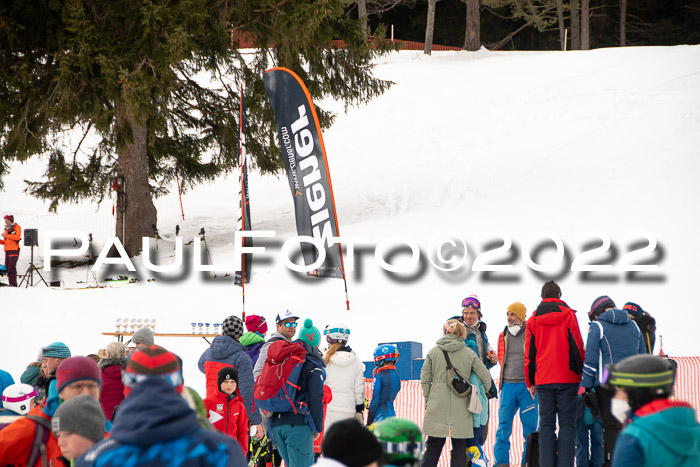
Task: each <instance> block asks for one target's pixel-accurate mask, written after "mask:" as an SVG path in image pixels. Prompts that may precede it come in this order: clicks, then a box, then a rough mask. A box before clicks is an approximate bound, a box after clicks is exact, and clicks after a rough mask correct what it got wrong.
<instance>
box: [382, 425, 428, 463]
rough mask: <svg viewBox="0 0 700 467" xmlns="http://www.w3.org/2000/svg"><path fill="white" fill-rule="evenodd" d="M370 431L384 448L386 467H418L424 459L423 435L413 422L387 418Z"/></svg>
mask: <svg viewBox="0 0 700 467" xmlns="http://www.w3.org/2000/svg"><path fill="white" fill-rule="evenodd" d="M369 429H370V431H371V432H372V433H373V434H374V436H376V437H377V441H379V443H380V444H381V445H382V448H384V460H385V462H384V466H385V467H418V466H419V465H420V462H421V459H422V457H423V433H422V432H421V429H420V427H419V426H418V425H416V424H415V423H413V422H412V421H411V420H407V419H405V418H399V417H389V418H385V419H384V420H382V421H381V422H377V423H373V424H372V425H371V426H370V427H369Z"/></svg>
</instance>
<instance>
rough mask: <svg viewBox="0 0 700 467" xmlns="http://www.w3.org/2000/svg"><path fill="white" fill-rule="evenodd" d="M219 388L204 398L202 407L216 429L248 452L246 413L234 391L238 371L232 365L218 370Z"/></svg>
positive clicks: (236, 384)
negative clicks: (234, 440)
mask: <svg viewBox="0 0 700 467" xmlns="http://www.w3.org/2000/svg"><path fill="white" fill-rule="evenodd" d="M217 385H218V387H219V390H218V391H217V392H216V394H213V395H211V396H209V397H207V398H206V399H204V407H206V409H207V413H208V414H209V421H210V422H211V424H212V425H214V428H216V429H217V430H218V431H220V432H222V433H225V434H227V435H229V436H230V437H232V438H236V440H237V441H238V444H240V445H241V449H243V454H244V455H246V454H248V414H247V412H246V410H245V406H244V405H243V401H242V399H241V396H240V395H238V394H237V393H236V389H237V388H238V371H236V369H235V368H234V367H232V366H227V367H224V368H222V369H221V370H219V376H218V378H217Z"/></svg>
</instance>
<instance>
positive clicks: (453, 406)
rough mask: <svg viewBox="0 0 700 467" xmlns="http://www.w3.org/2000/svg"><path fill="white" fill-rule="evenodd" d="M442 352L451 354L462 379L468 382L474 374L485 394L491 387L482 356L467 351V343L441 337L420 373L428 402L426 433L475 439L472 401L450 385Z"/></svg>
mask: <svg viewBox="0 0 700 467" xmlns="http://www.w3.org/2000/svg"><path fill="white" fill-rule="evenodd" d="M443 350H445V351H446V352H447V353H448V354H449V357H450V362H452V366H453V367H455V368H456V369H457V371H458V372H459V374H460V375H462V377H464V378H465V379H467V380H468V379H469V376H470V375H471V374H472V372H474V373H476V375H477V376H478V377H479V379H480V380H481V382H482V384H483V385H484V389H485V390H486V391H488V390H489V389H490V388H491V375H490V374H489V371H488V370H487V369H486V366H485V365H484V363H483V362H482V361H481V360H479V357H477V355H476V354H475V353H474V352H472V351H471V350H470V349H467V346H466V345H464V341H463V340H462V339H460V338H459V337H457V336H454V335H452V334H448V335H446V336H443V337H441V338H440V339H438V341H437V347H434V348H432V349H431V350H430V352H428V356H427V357H426V358H425V362H424V363H423V369H422V370H421V373H420V382H421V386H422V388H423V397H424V399H425V417H424V418H423V433H424V434H426V435H428V436H436V437H440V438H446V437H448V436H450V437H452V438H457V439H466V438H472V437H473V436H474V431H473V430H474V427H473V414H472V413H471V412H469V411H468V410H467V404H468V403H469V399H468V398H466V397H459V396H457V395H456V394H455V393H454V392H453V391H452V389H450V387H449V386H448V384H449V383H448V381H447V362H446V361H445V356H444V355H443V353H442V351H443Z"/></svg>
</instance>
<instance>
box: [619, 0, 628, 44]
mask: <svg viewBox="0 0 700 467" xmlns="http://www.w3.org/2000/svg"><path fill="white" fill-rule="evenodd" d="M626 45H627V0H620V47H624V46H626Z"/></svg>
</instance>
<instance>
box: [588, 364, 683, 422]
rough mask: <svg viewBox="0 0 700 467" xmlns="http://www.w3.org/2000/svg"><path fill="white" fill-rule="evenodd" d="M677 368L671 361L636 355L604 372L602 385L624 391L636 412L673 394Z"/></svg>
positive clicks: (609, 366)
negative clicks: (654, 401) (656, 400)
mask: <svg viewBox="0 0 700 467" xmlns="http://www.w3.org/2000/svg"><path fill="white" fill-rule="evenodd" d="M675 378H676V365H675V362H673V361H672V360H668V359H665V358H662V357H657V356H654V355H647V354H643V355H634V356H632V357H627V358H625V359H624V360H622V361H621V362H619V363H618V364H616V365H608V366H607V367H606V368H605V369H604V370H603V372H602V375H601V383H603V384H604V385H606V386H608V387H610V386H615V387H618V388H622V389H623V390H624V391H625V392H626V393H627V399H628V403H629V405H630V408H631V409H632V410H633V411H636V410H637V409H639V408H640V407H642V406H643V405H646V404H648V403H649V402H651V401H653V400H655V399H668V398H669V397H671V396H672V395H673V386H674V383H675Z"/></svg>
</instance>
